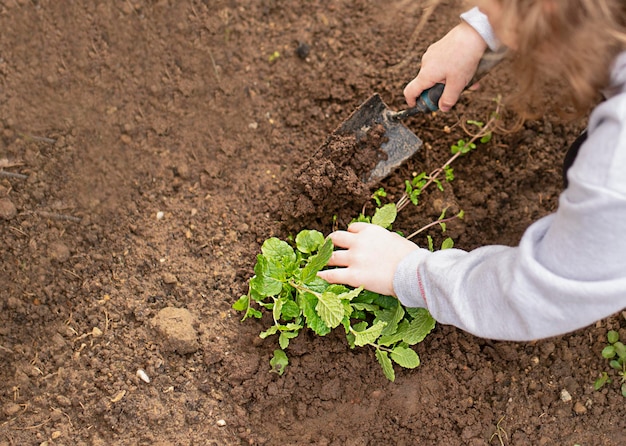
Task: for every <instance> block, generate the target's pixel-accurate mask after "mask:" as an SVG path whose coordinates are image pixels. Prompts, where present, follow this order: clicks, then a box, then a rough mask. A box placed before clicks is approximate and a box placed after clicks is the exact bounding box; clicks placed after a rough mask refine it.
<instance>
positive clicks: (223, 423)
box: [217, 420, 226, 427]
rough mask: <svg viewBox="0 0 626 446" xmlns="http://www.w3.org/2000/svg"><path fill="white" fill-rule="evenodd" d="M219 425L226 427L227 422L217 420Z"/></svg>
mask: <svg viewBox="0 0 626 446" xmlns="http://www.w3.org/2000/svg"><path fill="white" fill-rule="evenodd" d="M217 425H218V426H219V427H224V426H226V420H217Z"/></svg>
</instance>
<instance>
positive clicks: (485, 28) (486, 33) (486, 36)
mask: <svg viewBox="0 0 626 446" xmlns="http://www.w3.org/2000/svg"><path fill="white" fill-rule="evenodd" d="M461 19H463V21H464V22H466V23H467V24H468V25H470V26H471V27H472V28H474V29H475V30H476V32H477V33H478V34H480V36H481V37H482V38H483V40H484V41H485V43H486V44H487V46H488V47H489V49H490V50H491V51H498V50H499V49H500V48H502V43H501V42H500V40H499V39H498V38H497V37H496V35H495V33H494V32H493V28H492V27H491V25H490V24H489V20H488V19H487V16H486V15H485V14H483V13H482V12H480V9H478V7H477V6H476V7H474V8H472V9H470V10H469V11H466V12H464V13H463V14H461Z"/></svg>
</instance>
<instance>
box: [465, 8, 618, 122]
mask: <svg viewBox="0 0 626 446" xmlns="http://www.w3.org/2000/svg"><path fill="white" fill-rule="evenodd" d="M494 1H496V2H498V3H499V5H500V6H501V8H502V9H501V20H500V23H499V24H498V25H497V26H495V28H496V31H498V30H500V31H503V30H504V31H505V32H507V33H508V34H509V35H510V36H513V38H514V40H515V43H516V45H515V51H514V53H513V54H512V56H513V57H512V65H511V68H512V69H513V72H514V73H515V79H516V80H518V82H519V85H518V87H519V88H518V91H517V92H516V93H515V94H514V98H509V99H512V102H513V103H516V104H520V105H521V107H522V109H521V111H528V108H529V107H530V106H531V101H536V100H538V99H539V98H540V97H541V95H542V93H543V92H545V91H546V90H545V87H546V86H547V85H554V82H556V83H559V84H560V85H563V84H564V85H565V87H566V88H565V89H562V88H561V89H559V90H560V91H559V90H557V91H556V93H555V92H554V90H552V92H551V93H552V96H553V97H554V96H555V95H556V96H558V97H560V98H561V99H564V100H565V101H566V103H568V104H569V105H572V106H573V107H574V109H575V110H576V111H577V112H578V113H582V112H584V111H586V110H588V108H589V107H590V106H592V105H593V104H594V103H595V102H596V101H597V100H598V98H599V92H600V91H601V90H602V89H604V88H607V87H608V86H609V80H610V79H609V76H610V72H611V66H612V63H613V61H614V60H615V58H616V57H617V55H618V54H619V53H620V52H622V51H624V50H625V49H626V1H624V0H494ZM473 3H476V4H478V6H479V8H480V3H481V2H480V1H477V2H473ZM492 25H493V24H492ZM554 93H555V94H554Z"/></svg>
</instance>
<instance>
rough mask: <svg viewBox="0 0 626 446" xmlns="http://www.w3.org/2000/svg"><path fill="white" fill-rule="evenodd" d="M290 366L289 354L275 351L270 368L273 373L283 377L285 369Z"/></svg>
mask: <svg viewBox="0 0 626 446" xmlns="http://www.w3.org/2000/svg"><path fill="white" fill-rule="evenodd" d="M288 364H289V359H288V358H287V354H286V353H285V352H284V351H282V350H274V356H273V357H272V359H270V366H271V367H272V370H271V371H272V372H274V373H278V374H279V375H282V374H283V373H285V368H286V367H287V365H288Z"/></svg>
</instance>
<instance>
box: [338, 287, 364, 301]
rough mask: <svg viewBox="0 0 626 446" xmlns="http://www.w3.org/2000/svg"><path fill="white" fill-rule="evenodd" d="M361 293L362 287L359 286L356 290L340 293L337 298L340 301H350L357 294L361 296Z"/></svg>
mask: <svg viewBox="0 0 626 446" xmlns="http://www.w3.org/2000/svg"><path fill="white" fill-rule="evenodd" d="M361 291H363V287H362V286H360V287H358V288H355V289H353V290H351V291H347V292H345V293H341V294H339V295H338V296H337V297H338V298H339V299H341V300H350V301H351V300H352V299H354V298H355V297H357V296H358V295H359V294H361Z"/></svg>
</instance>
